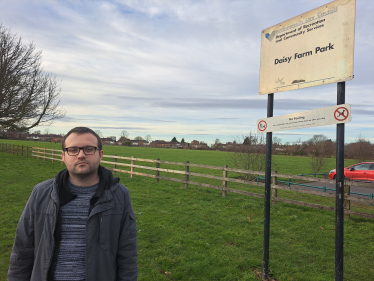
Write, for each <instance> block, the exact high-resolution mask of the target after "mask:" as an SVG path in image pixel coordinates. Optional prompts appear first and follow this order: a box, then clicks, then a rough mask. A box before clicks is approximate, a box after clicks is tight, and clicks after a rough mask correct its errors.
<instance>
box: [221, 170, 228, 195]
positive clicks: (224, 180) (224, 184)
mask: <svg viewBox="0 0 374 281" xmlns="http://www.w3.org/2000/svg"><path fill="white" fill-rule="evenodd" d="M227 167H228V166H227V165H223V172H222V176H223V181H222V196H223V197H226V196H227V171H226V168H227Z"/></svg>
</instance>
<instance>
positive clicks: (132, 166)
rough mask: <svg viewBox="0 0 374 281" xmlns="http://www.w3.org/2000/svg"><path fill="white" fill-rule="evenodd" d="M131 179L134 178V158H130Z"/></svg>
mask: <svg viewBox="0 0 374 281" xmlns="http://www.w3.org/2000/svg"><path fill="white" fill-rule="evenodd" d="M131 158H132V159H131V178H133V177H134V156H131Z"/></svg>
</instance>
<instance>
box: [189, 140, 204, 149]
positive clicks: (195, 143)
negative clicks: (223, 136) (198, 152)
mask: <svg viewBox="0 0 374 281" xmlns="http://www.w3.org/2000/svg"><path fill="white" fill-rule="evenodd" d="M190 147H191V148H192V149H208V145H207V144H206V143H200V142H199V141H197V140H193V141H192V142H191V143H190Z"/></svg>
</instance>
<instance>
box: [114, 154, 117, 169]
mask: <svg viewBox="0 0 374 281" xmlns="http://www.w3.org/2000/svg"><path fill="white" fill-rule="evenodd" d="M116 156H117V154H114V163H117V157H116ZM114 169H117V164H114ZM114 173H116V171H114Z"/></svg>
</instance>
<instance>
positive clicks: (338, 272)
mask: <svg viewBox="0 0 374 281" xmlns="http://www.w3.org/2000/svg"><path fill="white" fill-rule="evenodd" d="M344 103H345V82H339V83H338V88H337V104H338V105H339V104H344ZM335 204H336V213H335V280H336V281H343V268H344V267H343V256H344V253H343V242H344V240H343V238H344V205H343V204H344V123H342V124H337V125H336V200H335Z"/></svg>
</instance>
